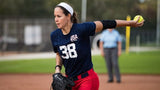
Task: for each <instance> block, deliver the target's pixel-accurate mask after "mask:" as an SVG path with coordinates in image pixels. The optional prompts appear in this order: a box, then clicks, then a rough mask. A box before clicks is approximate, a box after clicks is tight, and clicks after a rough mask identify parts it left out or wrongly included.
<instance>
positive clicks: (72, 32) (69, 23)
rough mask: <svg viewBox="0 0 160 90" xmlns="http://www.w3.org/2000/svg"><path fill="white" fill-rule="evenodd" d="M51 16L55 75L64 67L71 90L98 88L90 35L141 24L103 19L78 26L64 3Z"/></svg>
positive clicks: (92, 89) (71, 10)
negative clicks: (53, 27) (70, 82)
mask: <svg viewBox="0 0 160 90" xmlns="http://www.w3.org/2000/svg"><path fill="white" fill-rule="evenodd" d="M54 16H55V23H56V25H57V27H58V29H56V30H55V31H53V32H52V33H51V42H52V46H53V50H54V52H55V53H56V66H55V73H61V66H62V64H63V65H64V67H65V74H66V76H67V77H68V78H71V79H72V80H73V81H74V83H75V85H74V86H73V87H72V90H98V88H99V80H98V76H97V74H96V73H95V72H94V70H93V64H92V61H91V47H90V40H89V36H92V35H94V34H95V33H96V32H100V31H102V30H103V29H106V28H115V27H120V26H133V27H140V26H142V25H143V22H141V23H138V22H137V21H125V20H103V21H95V22H86V23H81V24H77V17H76V14H75V12H74V10H73V8H72V7H71V6H70V5H69V4H67V3H64V2H62V3H60V4H58V5H57V6H56V7H55V9H54Z"/></svg>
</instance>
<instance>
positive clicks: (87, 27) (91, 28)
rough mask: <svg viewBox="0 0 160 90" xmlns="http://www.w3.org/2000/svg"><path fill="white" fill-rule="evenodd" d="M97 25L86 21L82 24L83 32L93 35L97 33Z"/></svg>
mask: <svg viewBox="0 0 160 90" xmlns="http://www.w3.org/2000/svg"><path fill="white" fill-rule="evenodd" d="M95 29H96V25H95V23H94V22H86V23H82V24H81V30H82V32H83V34H85V35H87V36H93V35H94V34H95Z"/></svg>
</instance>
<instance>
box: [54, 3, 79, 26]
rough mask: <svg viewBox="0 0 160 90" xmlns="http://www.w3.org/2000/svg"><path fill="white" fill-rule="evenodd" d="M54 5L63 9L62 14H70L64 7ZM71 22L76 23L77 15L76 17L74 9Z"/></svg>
mask: <svg viewBox="0 0 160 90" xmlns="http://www.w3.org/2000/svg"><path fill="white" fill-rule="evenodd" d="M56 7H60V8H61V9H62V10H63V13H64V15H66V16H67V15H68V14H70V13H69V12H68V11H67V10H66V9H65V8H64V7H62V6H56ZM71 22H72V23H78V17H77V13H76V12H75V11H74V13H73V15H72V16H71Z"/></svg>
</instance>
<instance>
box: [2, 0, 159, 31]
mask: <svg viewBox="0 0 160 90" xmlns="http://www.w3.org/2000/svg"><path fill="white" fill-rule="evenodd" d="M61 1H65V2H68V3H69V4H71V5H72V6H73V7H74V9H75V11H77V13H78V15H79V19H80V17H81V16H80V15H81V0H0V17H26V18H31V17H35V18H37V17H46V18H53V16H54V15H53V9H54V7H55V5H57V4H58V3H59V2H61ZM156 8H157V0H120V1H117V0H87V21H93V20H102V19H125V18H126V16H127V15H130V16H131V17H134V16H135V15H137V14H141V15H142V16H143V17H144V18H145V20H146V26H148V27H147V28H153V27H155V25H156Z"/></svg>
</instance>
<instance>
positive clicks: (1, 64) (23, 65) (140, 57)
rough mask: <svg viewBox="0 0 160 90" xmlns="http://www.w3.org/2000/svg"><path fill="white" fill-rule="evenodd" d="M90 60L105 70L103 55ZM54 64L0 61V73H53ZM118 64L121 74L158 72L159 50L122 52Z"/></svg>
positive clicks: (46, 62) (101, 70)
mask: <svg viewBox="0 0 160 90" xmlns="http://www.w3.org/2000/svg"><path fill="white" fill-rule="evenodd" d="M92 60H93V65H94V70H95V71H96V72H97V73H106V72H107V70H106V65H105V61H104V58H103V57H101V56H99V55H97V56H93V57H92ZM54 66H55V59H34V60H14V61H0V73H54ZM119 66H120V72H121V73H123V74H160V51H153V52H139V53H129V54H125V53H123V54H122V55H121V56H120V58H119ZM62 72H64V69H63V70H62Z"/></svg>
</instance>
